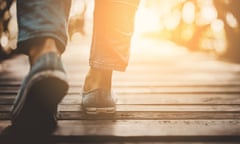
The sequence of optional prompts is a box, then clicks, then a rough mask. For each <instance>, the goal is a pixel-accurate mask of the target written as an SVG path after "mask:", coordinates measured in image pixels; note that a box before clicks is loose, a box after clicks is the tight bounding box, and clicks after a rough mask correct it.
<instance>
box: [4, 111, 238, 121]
mask: <svg viewBox="0 0 240 144" xmlns="http://www.w3.org/2000/svg"><path fill="white" fill-rule="evenodd" d="M7 116H8V115H6V114H2V115H1V118H2V119H7V118H8V117H7ZM57 117H58V119H60V120H189V119H190V120H193V119H196V120H199V119H205V120H219V119H232V120H234V119H235V120H239V119H240V112H161V111H158V112H157V111H154V112H151V111H147V112H146V111H144V112H139V111H131V112H125V111H118V112H116V113H115V114H113V115H103V114H100V115H87V114H85V113H84V112H82V111H80V112H79V111H78V112H77V111H75V112H69V111H61V112H59V113H58V116H57Z"/></svg>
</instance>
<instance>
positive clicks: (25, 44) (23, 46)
mask: <svg viewBox="0 0 240 144" xmlns="http://www.w3.org/2000/svg"><path fill="white" fill-rule="evenodd" d="M44 38H52V39H54V40H55V41H56V44H57V47H58V50H59V52H60V53H63V52H64V51H65V48H66V45H67V40H66V39H64V38H63V37H61V36H59V34H57V33H54V32H45V31H44V32H36V33H32V34H30V35H29V36H27V37H19V39H18V43H17V47H18V49H17V51H18V53H23V54H28V51H29V49H30V48H31V47H32V46H33V45H34V43H35V41H36V40H38V39H44Z"/></svg>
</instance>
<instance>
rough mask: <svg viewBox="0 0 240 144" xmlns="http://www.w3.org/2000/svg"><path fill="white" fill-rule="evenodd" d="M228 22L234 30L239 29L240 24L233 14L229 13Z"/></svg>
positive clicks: (227, 15)
mask: <svg viewBox="0 0 240 144" xmlns="http://www.w3.org/2000/svg"><path fill="white" fill-rule="evenodd" d="M226 20H227V24H228V25H229V26H230V27H232V28H236V27H238V22H237V20H236V18H235V17H234V16H233V14H232V13H230V12H228V13H227V14H226Z"/></svg>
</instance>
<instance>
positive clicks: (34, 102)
mask: <svg viewBox="0 0 240 144" xmlns="http://www.w3.org/2000/svg"><path fill="white" fill-rule="evenodd" d="M68 87H69V86H68V82H67V79H66V75H65V71H64V69H63V65H62V62H61V59H60V58H59V56H57V54H55V53H47V54H45V55H43V56H41V57H40V58H39V59H38V60H37V61H36V63H35V64H34V65H33V66H32V68H31V70H30V72H29V74H28V75H27V77H26V78H25V79H24V80H23V83H22V85H21V87H20V89H19V91H18V94H17V98H16V100H15V102H14V105H13V107H12V111H11V116H12V117H11V118H12V119H11V120H12V124H13V125H18V126H23V127H25V126H26V125H27V126H28V127H31V126H34V127H35V126H38V127H45V128H50V127H55V126H56V124H57V119H56V113H57V105H58V103H59V102H60V101H61V100H62V98H63V97H64V96H65V95H66V93H67V91H68Z"/></svg>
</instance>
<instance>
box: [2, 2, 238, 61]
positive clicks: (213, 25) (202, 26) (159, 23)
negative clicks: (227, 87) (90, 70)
mask: <svg viewBox="0 0 240 144" xmlns="http://www.w3.org/2000/svg"><path fill="white" fill-rule="evenodd" d="M92 3H94V0H73V5H72V7H73V8H72V12H71V17H70V25H72V23H74V25H75V26H71V27H76V28H74V29H73V30H72V29H70V30H71V32H75V31H76V32H81V33H82V34H88V33H91V25H90V24H89V23H90V22H92V20H90V21H89V19H92V11H93V5H92ZM239 6H240V1H239V0H141V4H140V6H139V9H138V12H137V15H136V23H135V34H136V35H140V36H141V37H144V38H151V39H157V40H158V39H161V40H170V41H173V42H174V43H176V44H178V45H180V46H184V47H187V48H188V49H189V50H190V51H202V52H207V53H211V54H214V55H215V56H217V57H219V58H223V59H226V60H229V61H232V62H240V31H239V27H240V26H239V23H240V9H239ZM89 9H90V10H89ZM89 25H90V26H89ZM84 27H85V28H84ZM16 36H17V23H16V4H15V0H0V37H1V38H0V44H1V45H0V59H3V58H5V57H7V56H8V55H10V54H11V52H12V51H14V48H15V47H16Z"/></svg>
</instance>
